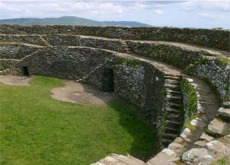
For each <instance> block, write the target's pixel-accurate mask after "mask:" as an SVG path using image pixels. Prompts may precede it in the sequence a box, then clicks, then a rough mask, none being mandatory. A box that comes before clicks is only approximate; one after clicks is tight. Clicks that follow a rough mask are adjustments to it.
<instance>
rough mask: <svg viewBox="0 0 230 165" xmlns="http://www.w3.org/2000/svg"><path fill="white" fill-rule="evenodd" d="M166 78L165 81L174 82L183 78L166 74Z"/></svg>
mask: <svg viewBox="0 0 230 165" xmlns="http://www.w3.org/2000/svg"><path fill="white" fill-rule="evenodd" d="M164 78H165V79H172V80H180V79H181V76H175V75H170V74H165V76H164Z"/></svg>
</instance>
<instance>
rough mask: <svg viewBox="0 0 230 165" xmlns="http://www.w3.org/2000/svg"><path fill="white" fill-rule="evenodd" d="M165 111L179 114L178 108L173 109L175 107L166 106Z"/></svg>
mask: <svg viewBox="0 0 230 165" xmlns="http://www.w3.org/2000/svg"><path fill="white" fill-rule="evenodd" d="M166 111H167V112H168V113H174V114H180V110H179V109H175V108H170V107H166Z"/></svg>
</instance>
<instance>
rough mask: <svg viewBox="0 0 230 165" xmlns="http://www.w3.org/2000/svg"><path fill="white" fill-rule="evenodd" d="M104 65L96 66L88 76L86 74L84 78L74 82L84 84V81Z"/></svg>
mask: <svg viewBox="0 0 230 165" xmlns="http://www.w3.org/2000/svg"><path fill="white" fill-rule="evenodd" d="M104 64H105V63H101V64H100V65H98V66H97V67H95V68H94V69H93V70H91V71H90V72H89V73H88V74H86V75H85V76H83V77H82V78H80V79H77V80H75V81H76V82H84V80H86V79H87V78H88V77H89V76H90V75H92V74H93V73H94V72H95V71H96V70H98V69H99V68H101V67H102V66H103V65H104Z"/></svg>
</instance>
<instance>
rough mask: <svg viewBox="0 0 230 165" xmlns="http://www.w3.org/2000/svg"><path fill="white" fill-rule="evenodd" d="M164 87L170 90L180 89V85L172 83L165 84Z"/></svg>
mask: <svg viewBox="0 0 230 165" xmlns="http://www.w3.org/2000/svg"><path fill="white" fill-rule="evenodd" d="M165 88H166V90H167V89H171V90H177V89H178V90H179V89H180V87H179V86H178V85H173V84H165Z"/></svg>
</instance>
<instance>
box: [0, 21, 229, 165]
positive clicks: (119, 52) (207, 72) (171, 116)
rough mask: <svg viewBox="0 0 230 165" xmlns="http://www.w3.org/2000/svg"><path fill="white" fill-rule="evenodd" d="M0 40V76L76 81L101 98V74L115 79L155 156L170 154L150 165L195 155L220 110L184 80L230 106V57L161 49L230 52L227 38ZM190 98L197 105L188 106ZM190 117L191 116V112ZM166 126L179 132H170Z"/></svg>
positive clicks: (2, 29) (116, 30)
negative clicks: (152, 140)
mask: <svg viewBox="0 0 230 165" xmlns="http://www.w3.org/2000/svg"><path fill="white" fill-rule="evenodd" d="M0 33H4V34H0V70H3V71H1V72H0V73H6V70H7V71H8V70H9V68H10V70H13V69H15V70H17V69H22V68H23V67H26V68H27V69H28V72H29V73H30V74H32V75H33V74H35V75H45V76H52V77H58V78H67V79H73V80H77V81H82V82H86V83H90V84H93V85H95V86H96V87H98V88H99V89H102V90H103V86H104V84H103V80H104V79H105V77H103V76H104V71H105V70H106V69H109V70H110V71H111V72H112V73H113V80H112V81H113V82H112V83H113V84H112V86H113V91H114V92H115V93H116V94H117V95H119V96H121V97H123V98H125V99H127V100H128V101H129V102H130V103H131V104H133V105H134V106H135V107H136V109H137V110H138V113H139V114H140V116H141V117H143V118H144V119H145V120H146V121H148V123H149V124H150V125H151V127H152V128H153V131H154V133H156V134H157V135H158V137H159V139H158V140H159V141H158V142H156V144H155V146H154V148H157V147H159V146H163V147H167V146H168V148H167V149H164V150H162V152H160V153H159V154H158V155H157V156H156V157H154V158H153V159H151V160H150V161H148V163H147V164H149V165H153V164H154V163H155V162H157V163H159V162H164V161H165V162H166V160H167V161H168V159H171V158H173V159H172V160H171V161H170V163H172V162H174V160H180V156H182V154H183V152H185V151H186V150H188V149H190V148H191V147H192V145H193V143H194V142H195V141H196V140H197V139H198V138H199V136H200V135H201V134H202V131H204V129H205V127H206V126H207V124H208V123H209V120H212V118H210V119H209V118H208V117H207V116H206V114H211V115H212V116H214V115H215V113H216V111H217V109H218V108H216V107H218V106H219V103H218V102H217V101H216V102H215V105H213V107H214V108H211V107H212V105H209V103H208V102H206V101H209V100H208V99H210V97H208V98H205V95H208V94H207V93H204V92H203V91H202V87H200V86H199V84H198V85H196V84H194V83H193V80H192V79H187V75H186V74H188V75H193V76H197V77H199V78H202V79H205V81H207V82H208V83H209V84H211V85H212V86H213V87H214V88H215V90H216V92H217V93H219V95H220V99H221V104H223V105H229V104H230V103H229V102H230V98H229V96H230V84H229V83H230V67H229V66H230V63H229V58H228V57H223V56H219V55H216V54H215V53H210V52H207V51H205V50H206V49H204V51H202V50H201V49H200V48H199V49H198V48H197V49H193V48H191V47H188V46H184V45H182V46H181V45H180V44H179V43H177V44H172V43H168V42H162V41H174V42H185V43H192V44H198V45H204V46H209V47H213V48H219V49H222V50H229V47H228V46H229V41H228V39H229V38H228V37H229V31H224V30H206V29H177V28H123V27H75V26H43V27H41V26H33V27H22V26H16V25H1V26H0ZM84 35H87V36H84ZM92 36H99V37H92ZM103 37H106V38H103ZM110 38H113V39H110ZM133 40H135V41H133ZM137 40H145V41H137ZM146 40H149V41H146ZM153 40H161V41H160V42H158V41H156V42H155V41H153ZM162 62H163V63H162ZM173 66H176V67H177V68H179V69H180V70H177V69H175V68H174V67H173ZM182 72H183V73H184V75H182ZM181 76H182V77H183V79H184V81H185V82H184V85H183V82H182V86H181V87H182V93H183V96H184V97H183V100H184V102H181V98H182V97H181V93H180V88H179V82H180V80H181ZM196 81H197V80H196ZM197 82H198V83H199V82H200V80H199V81H197ZM205 85H207V84H203V87H204V86H205ZM197 86H198V87H197ZM197 91H199V93H200V94H201V95H202V96H201V97H200V96H199V93H198V92H197ZM209 92H210V91H209ZM191 96H194V97H195V96H196V98H195V99H191ZM212 99H214V100H216V98H212ZM175 103H176V104H175ZM193 104H194V105H193ZM211 104H212V103H211ZM181 108H183V109H182V111H183V110H184V111H186V112H185V116H184V118H185V120H184V124H185V125H184V129H183V130H182V131H180V128H181V127H182V125H181V124H180V123H181V121H176V120H183V117H181V116H183V114H184V112H182V111H181ZM191 109H194V112H190V110H191ZM215 109H216V111H215ZM191 111H193V110H191ZM175 113H176V114H175ZM190 120H191V121H190ZM227 122H229V121H227ZM182 123H183V122H182ZM178 124H179V125H178ZM186 124H189V125H186ZM169 125H176V126H177V127H173V128H171V127H170V129H169ZM175 129H176V130H177V131H176V132H175ZM165 130H169V131H170V132H167V133H166V132H165ZM172 131H173V133H172ZM177 136H179V137H178V138H176V139H175V137H177ZM162 137H164V138H165V137H170V138H171V139H170V140H167V139H164V140H165V141H166V143H165V144H164V145H161V144H162V139H161V138H162ZM174 139H175V140H174ZM168 144H169V145H168ZM156 152H157V149H156V151H155V153H156ZM166 158H168V159H166ZM162 164H163V163H162Z"/></svg>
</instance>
